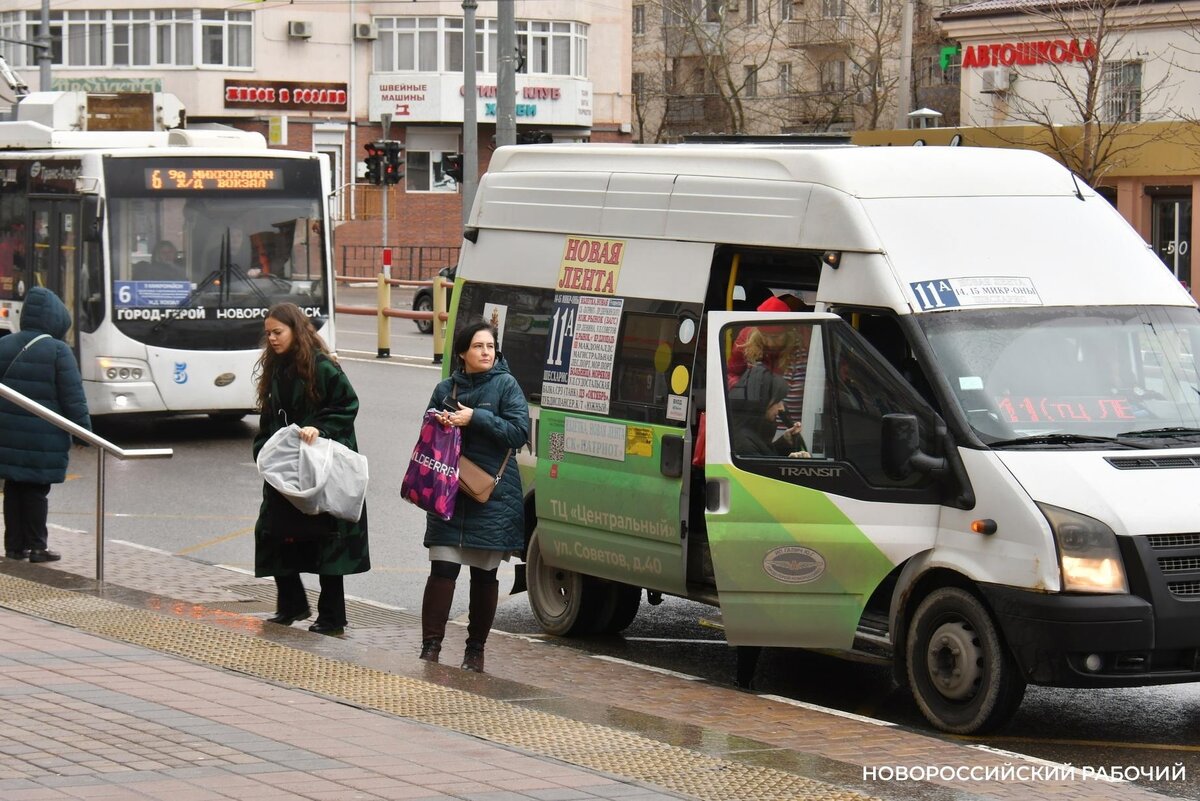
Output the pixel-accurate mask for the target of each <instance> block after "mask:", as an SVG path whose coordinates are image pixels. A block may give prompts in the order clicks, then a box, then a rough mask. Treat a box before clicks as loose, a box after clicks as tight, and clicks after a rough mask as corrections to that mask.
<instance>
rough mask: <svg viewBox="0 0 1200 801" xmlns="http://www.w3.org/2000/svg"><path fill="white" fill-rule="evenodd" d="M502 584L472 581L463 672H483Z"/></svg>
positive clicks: (494, 581)
mask: <svg viewBox="0 0 1200 801" xmlns="http://www.w3.org/2000/svg"><path fill="white" fill-rule="evenodd" d="M499 595H500V582H498V581H496V580H495V579H493V580H492V581H478V580H476V579H474V578H472V579H471V605H470V607H469V609H468V615H467V649H466V651H464V652H463V663H462V669H463V670H470V671H474V672H475V673H482V672H483V646H484V644H485V643H487V638H488V632H490V631H491V630H492V622H493V621H494V620H495V619H496V602H497V600H498V599H499Z"/></svg>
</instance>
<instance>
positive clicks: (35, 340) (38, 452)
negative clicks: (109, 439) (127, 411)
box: [0, 287, 92, 562]
mask: <svg viewBox="0 0 1200 801" xmlns="http://www.w3.org/2000/svg"><path fill="white" fill-rule="evenodd" d="M70 327H71V315H70V313H69V312H68V311H67V307H66V306H64V305H63V302H62V301H61V300H59V299H58V296H57V295H55V294H54V293H53V292H51V291H50V290H49V289H44V288H42V287H34V288H33V289H31V290H29V294H28V295H26V296H25V303H24V304H23V305H22V308H21V330H20V331H19V332H17V333H15V334H9V335H8V336H6V337H0V381H3V383H4V385H5V386H7V387H8V388H10V389H14V390H16V391H17V392H20V393H21V394H22V395H24V396H25V397H27V398H29V399H30V400H32V401H36V402H37V403H40V404H41V405H42V406H45V407H46V408H47V409H49V410H50V411H52V412H57V413H58V414H60V415H62V416H63V417H65V418H67V419H68V420H70V421H71V422H72V423H75V424H76V425H78V426H81V427H83V428H86V429H88V430H91V427H92V421H91V418H90V417H89V416H88V410H87V399H86V398H85V397H84V394H83V379H82V378H80V376H79V365H78V364H76V363H75V354H74V353H72V352H71V348H70V347H69V346H68V345H67V343H66V342H64V341H63V337H64V336H65V335H66V333H67V329H69V328H70ZM70 454H71V435H70V434H68V433H67V432H66V431H63V430H62V429H61V428H58V427H57V426H55V425H54V424H53V423H48V422H46V421H45V420H43V419H42V418H40V417H38V416H36V415H33V414H30V413H29V412H27V411H25V410H24V409H22V408H21V407H19V406H17V405H15V404H12V403H9V402H8V401H0V478H3V479H4V555H5V556H6V557H7V558H9V559H28V560H29V561H31V562H53V561H55V560H57V559H61V558H62V557H61V556H60V555H59V554H57V553H55V552H54V551H51V550H49V548H48V547H47V545H48V544H49V533H48V532H47V530H46V516H47V514H48V513H49V511H50V507H49V503H48V501H47V497H48V496H49V494H50V485H51V484H61V483H62V482H63V481H65V480H66V477H67V462H68V461H69V459H70Z"/></svg>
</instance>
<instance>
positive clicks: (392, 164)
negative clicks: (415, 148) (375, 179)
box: [377, 139, 404, 184]
mask: <svg viewBox="0 0 1200 801" xmlns="http://www.w3.org/2000/svg"><path fill="white" fill-rule="evenodd" d="M377 144H380V145H383V152H384V156H385V158H384V162H383V182H384V183H385V184H398V183H400V179H401V178H403V177H404V162H403V161H402V157H403V154H404V145H403V144H401V143H400V142H397V141H395V140H392V139H389V140H387V141H385V142H378V143H377Z"/></svg>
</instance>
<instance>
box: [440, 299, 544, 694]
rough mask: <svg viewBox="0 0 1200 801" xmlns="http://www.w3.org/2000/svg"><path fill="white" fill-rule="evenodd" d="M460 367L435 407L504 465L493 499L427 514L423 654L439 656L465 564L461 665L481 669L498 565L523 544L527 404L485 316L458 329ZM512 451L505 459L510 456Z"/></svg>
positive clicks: (469, 447)
mask: <svg viewBox="0 0 1200 801" xmlns="http://www.w3.org/2000/svg"><path fill="white" fill-rule="evenodd" d="M453 350H454V355H455V359H456V364H455V369H454V372H453V373H452V374H451V375H450V377H449V378H447V379H446V380H445V381H442V382H441V383H440V384H438V385H437V387H436V388H434V390H433V396H432V397H431V398H430V399H429V406H428V407H426V408H429V409H438V410H439V411H440V419H441V421H442V422H443V423H444V424H447V425H452V426H457V427H459V428H461V429H462V453H463V455H464V456H466V457H467V458H469V459H470V460H471V461H473V462H474V463H475V464H477V465H479V467H481V468H482V469H483V470H485V471H487V472H488V473H490V474H491V475H496V474H497V473H499V472H500V470H501V468H502V467H503V470H504V474H503V476H501V478H500V481H499V483H498V484H497V485H496V489H495V490H494V491H493V492H492V496H491V497H490V498H489V499H488V501H487V503H479V502H477V501H475V500H474V499H473V498H471V497H470V496H469V495H467V494H466V493H464V492H460V493H459V494H458V498H457V500H456V501H455V503H454V516H453V517H451V518H450V519H449V520H443V519H442V518H441V517H440V516H438V515H436V514H430V515H429V516H428V520H429V522H428V525H427V526H426V529H425V547H426V548H428V549H429V560H430V570H429V579H428V580H427V581H426V584H425V597H424V601H423V602H422V604H421V658H422V659H425V660H427V661H430V662H437V661H438V657H439V654H440V652H441V650H442V638H443V637H444V636H445V634H446V618H447V617H448V616H449V614H450V604H451V603H452V602H453V600H454V585H455V581H456V580H457V579H458V573H459V570H460V569H461V568H462V566H463V565H467V566H468V567H469V568H470V569H471V595H470V605H469V607H468V623H467V647H466V650H465V652H464V654H463V663H462V667H463V668H464V669H466V670H473V671H476V672H478V673H482V672H483V646H484V643H486V642H487V636H488V632H489V631H491V628H492V621H493V620H494V619H495V617H496V602H497V598H498V596H499V584H498V583H497V581H496V571H497V569H498V568H499V566H500V563H501V562H502V561H504V560H506V559H508V558H509V557H510V556H514V555H516V556H519V555H521V553H522V552H523V551H524V548H525V511H524V499H523V497H522V493H521V476H520V473H519V472H518V471H517V465H516V454H515V451H516V450H517V449H519V448H520V447H521V446H522V445H524V444H525V443H526V442H527V441H528V440H529V405H528V404H527V403H526V402H525V393H524V392H522V391H521V387H520V385H518V384H517V379H515V378H513V375H512V373H510V372H509V371H508V365H507V364H506V363H505V361H504V357H503V356H501V355H500V354H499V353H498V352H497V351H496V331H495V329H493V328H492V327H491V326H489V325H488V324H487V323H483V322H479V323H474V324H473V325H468V326H467V327H466V328H463V329H462V330H460V331H459V332H458V334H457V336H455V337H454V347H453ZM506 458H507V459H508V461H507V462H505V459H506Z"/></svg>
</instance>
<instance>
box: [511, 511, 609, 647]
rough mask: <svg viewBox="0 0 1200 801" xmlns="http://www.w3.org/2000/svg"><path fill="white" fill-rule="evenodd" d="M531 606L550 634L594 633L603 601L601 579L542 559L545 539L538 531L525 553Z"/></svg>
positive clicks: (538, 620) (540, 622) (561, 635)
mask: <svg viewBox="0 0 1200 801" xmlns="http://www.w3.org/2000/svg"><path fill="white" fill-rule="evenodd" d="M525 580H526V583H527V584H528V585H529V608H530V609H531V610H533V616H534V617H535V618H537V622H538V625H540V626H541V627H542V629H543V630H544V631H545V632H546V633H547V634H555V635H558V636H560V637H567V636H571V635H580V634H591V633H593V632H594V631H595V629H596V622H597V621H596V618H597V615H598V614H599V612H600V609H599V608H598V607H599V606H600V605H601V604H602V601H603V597H602V596H603V592H602V591H601V589H600V586H599V585H600V582H599V581H598V580H596V579H593V578H591V577H590V576H584V575H582V574H580V573H576V572H575V571H573V570H566V569H564V568H561V567H551V566H550V565H548V564H546V563H545V562H543V561H542V548H541V543H540V542H539V541H538V535H537V534H534V535H533V538H532V539H530V540H529V548H528V550H527V552H526V554H525Z"/></svg>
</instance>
